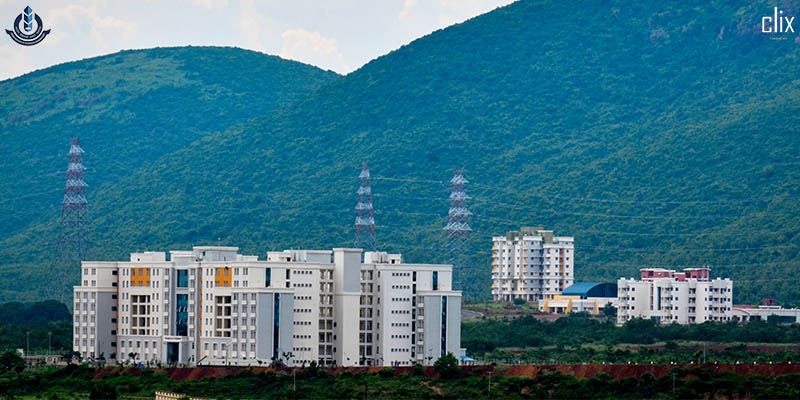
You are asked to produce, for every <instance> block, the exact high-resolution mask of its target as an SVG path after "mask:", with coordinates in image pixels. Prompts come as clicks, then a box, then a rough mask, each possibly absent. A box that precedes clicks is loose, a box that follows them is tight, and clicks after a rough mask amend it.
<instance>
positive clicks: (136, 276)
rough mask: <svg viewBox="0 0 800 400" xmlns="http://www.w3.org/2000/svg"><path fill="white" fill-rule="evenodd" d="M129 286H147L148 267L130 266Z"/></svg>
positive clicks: (148, 284) (148, 281)
mask: <svg viewBox="0 0 800 400" xmlns="http://www.w3.org/2000/svg"><path fill="white" fill-rule="evenodd" d="M131 286H133V287H145V286H146V287H149V286H150V268H131Z"/></svg>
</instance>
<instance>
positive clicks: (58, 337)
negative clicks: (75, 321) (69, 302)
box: [0, 300, 72, 357]
mask: <svg viewBox="0 0 800 400" xmlns="http://www.w3.org/2000/svg"><path fill="white" fill-rule="evenodd" d="M29 343H30V350H31V352H34V353H36V352H44V351H47V350H48V349H51V350H52V351H53V353H54V354H64V353H65V352H67V351H71V349H72V316H71V315H70V313H69V310H67V307H66V306H65V305H64V304H62V303H59V302H57V301H54V300H47V301H43V302H38V303H18V302H11V303H5V304H0V352H2V351H6V350H15V349H23V350H25V349H26V348H27V346H28V344H29ZM4 357H5V356H4Z"/></svg>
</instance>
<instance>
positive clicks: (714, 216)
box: [0, 0, 800, 336]
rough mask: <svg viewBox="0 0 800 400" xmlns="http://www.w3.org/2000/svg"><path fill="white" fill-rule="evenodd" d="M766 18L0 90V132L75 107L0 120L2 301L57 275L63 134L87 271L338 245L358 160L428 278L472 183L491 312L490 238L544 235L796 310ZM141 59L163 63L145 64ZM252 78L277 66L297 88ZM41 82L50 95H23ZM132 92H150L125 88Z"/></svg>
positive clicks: (382, 234) (480, 31)
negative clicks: (80, 160)
mask: <svg viewBox="0 0 800 400" xmlns="http://www.w3.org/2000/svg"><path fill="white" fill-rule="evenodd" d="M773 6H774V4H772V3H770V2H767V1H765V0H757V1H753V2H746V3H731V2H724V1H710V2H704V3H703V4H702V5H699V6H698V4H697V3H695V2H687V1H682V2H655V1H650V2H637V3H631V4H609V3H605V2H597V3H591V4H582V5H581V6H580V7H574V5H573V4H572V3H570V2H563V1H562V2H559V1H554V0H545V1H521V2H518V3H514V4H512V5H510V6H507V7H504V8H501V9H498V10H495V11H493V12H491V13H488V14H486V15H483V16H480V17H477V18H474V19H472V20H469V21H466V22H465V23H462V24H458V25H455V26H452V27H449V28H447V29H444V30H441V31H437V32H434V33H432V34H431V35H428V36H426V37H424V38H421V39H419V40H416V41H414V42H412V43H410V44H408V45H406V46H403V47H402V48H400V49H398V50H396V51H393V52H391V53H389V54H388V55H386V56H383V57H380V58H378V59H376V60H374V61H372V62H370V63H369V64H367V65H365V66H364V67H362V68H360V69H359V70H357V71H355V72H353V73H351V74H349V75H347V76H344V77H336V76H333V75H332V74H325V73H323V72H321V71H317V70H313V69H312V68H309V67H306V66H302V65H299V64H297V63H290V62H286V61H281V62H278V60H275V59H273V58H266V57H264V56H261V55H258V54H253V53H248V52H241V51H237V50H232V49H195V48H186V49H156V50H147V51H140V52H126V53H120V54H116V55H111V56H107V57H103V58H100V59H92V60H85V61H82V62H76V63H71V64H66V65H64V66H58V67H55V68H52V69H47V70H44V71H40V72H37V73H34V74H30V75H26V76H25V77H21V78H18V79H15V80H11V81H7V82H4V83H2V84H1V85H0V90H2V91H3V93H4V94H5V93H12V94H13V96H12V97H13V98H14V100H13V101H12V100H3V103H2V104H1V105H0V110H2V115H10V116H16V115H22V116H24V115H25V112H26V110H28V109H33V110H36V107H37V104H39V103H38V101H39V99H40V98H43V99H49V98H55V97H57V96H58V95H59V93H62V92H65V89H64V88H61V87H60V85H61V86H63V85H69V86H70V89H69V91H67V93H68V95H71V93H77V94H76V95H75V96H73V97H76V98H73V100H71V102H70V103H69V104H74V106H70V107H69V108H61V105H60V103H52V104H57V105H54V106H52V107H54V108H53V109H52V111H46V112H45V111H42V110H44V109H45V108H47V107H50V106H49V105H48V104H51V103H47V104H43V105H42V107H41V108H42V110H40V111H38V112H36V113H32V112H31V113H28V117H29V118H28V119H24V118H23V119H22V120H18V119H16V118H14V119H7V120H6V122H3V123H4V125H3V133H4V135H6V137H7V138H10V139H12V140H6V141H5V143H6V144H7V146H6V147H5V148H4V155H5V158H4V160H5V162H6V163H8V164H9V165H13V166H14V168H5V169H3V172H2V180H3V182H5V183H6V184H5V185H4V188H3V190H6V192H3V193H2V197H3V199H4V200H3V202H2V203H1V204H0V207H2V210H0V212H3V213H4V215H7V216H9V217H8V218H6V219H3V221H2V226H0V228H2V229H0V231H2V232H3V235H5V236H4V237H5V239H4V240H2V241H1V242H0V259H2V260H4V262H7V263H8V264H7V265H5V266H4V271H6V276H7V277H11V278H12V279H4V280H3V281H2V282H0V285H2V286H0V295H1V296H2V297H3V298H6V299H8V298H11V297H12V296H17V295H23V296H26V297H28V298H32V297H33V296H34V295H35V293H33V292H29V291H28V292H26V293H22V294H20V293H19V292H20V291H22V290H26V291H27V290H29V289H28V288H29V287H41V286H43V285H44V284H45V283H47V284H49V283H50V282H52V277H51V276H49V273H48V271H49V269H48V265H47V264H48V262H49V260H51V257H49V256H48V249H49V248H50V247H49V244H50V243H52V241H53V239H54V238H55V237H56V232H57V229H56V228H57V225H58V224H57V219H58V213H59V210H58V205H59V203H58V202H59V201H60V195H59V190H60V188H61V187H63V182H62V181H63V177H62V175H61V174H60V173H59V171H62V170H63V169H64V166H65V163H66V161H65V157H64V152H65V151H66V145H65V143H66V136H68V135H69V134H76V133H79V132H80V133H81V136H82V137H83V140H85V148H86V150H87V151H88V152H89V153H88V154H87V156H86V160H87V165H88V166H89V167H90V171H88V172H87V180H88V182H89V184H90V185H92V186H91V187H90V195H89V201H90V202H91V206H90V207H91V215H92V218H93V226H92V231H91V238H92V241H93V245H94V252H93V253H92V257H93V258H97V259H126V257H127V253H129V252H130V251H135V250H144V249H148V250H173V249H181V248H188V247H190V246H191V245H200V244H216V243H220V244H228V245H238V246H241V247H242V251H243V252H245V253H249V254H258V255H261V256H263V254H264V253H265V252H266V251H267V250H270V249H282V248H331V247H337V246H348V245H351V243H352V221H353V217H354V212H353V206H354V205H355V201H356V197H355V190H356V187H357V183H358V181H357V175H358V172H359V168H360V163H361V162H362V161H367V162H369V163H370V166H371V167H372V174H373V176H374V179H373V184H374V185H373V192H374V193H375V207H376V210H377V214H376V221H377V224H378V227H377V236H378V241H379V245H380V247H381V248H382V249H385V250H388V251H393V252H396V251H399V252H402V253H403V254H404V257H405V259H406V260H408V261H412V262H443V261H446V259H445V256H444V252H442V251H441V249H442V247H443V237H442V229H441V228H442V226H443V225H444V218H445V216H446V213H447V208H448V205H447V204H448V203H447V199H446V198H447V195H448V191H449V185H448V184H447V183H446V182H444V181H446V180H447V179H449V178H450V176H451V174H452V169H453V168H454V167H461V166H465V167H466V169H467V172H466V176H467V178H468V179H469V180H470V181H471V182H472V184H470V185H468V191H469V193H470V195H471V196H472V197H473V201H472V203H471V210H472V211H473V212H474V213H475V217H474V221H473V222H474V223H473V228H474V235H473V236H472V238H471V248H472V249H473V254H472V256H473V257H472V263H471V266H470V268H469V270H467V271H465V273H464V275H465V277H466V283H465V290H466V293H465V294H466V296H468V297H479V296H483V297H486V296H487V295H488V292H489V283H488V282H489V275H490V272H489V271H490V266H489V263H490V251H489V249H490V247H491V241H490V237H491V236H492V235H498V234H502V233H504V232H505V231H507V230H510V229H514V228H518V227H519V225H541V226H544V227H547V228H550V229H554V230H556V232H559V233H562V234H567V235H572V236H575V237H576V244H577V246H576V253H575V257H576V259H575V266H576V270H575V271H576V279H578V280H587V281H588V280H615V279H617V278H618V277H620V276H635V275H636V271H637V269H638V268H639V267H641V266H655V265H659V266H698V265H710V266H712V269H713V274H714V275H717V276H726V277H731V278H733V279H735V280H736V284H735V286H734V299H735V302H737V303H755V302H758V301H759V300H760V299H761V298H762V297H764V296H768V295H773V296H775V297H777V298H778V299H779V301H781V302H783V303H787V302H788V303H794V304H797V303H798V302H800V285H798V284H797V277H796V274H793V273H792V271H794V269H795V268H797V267H798V254H799V253H798V250H800V202H798V201H797V198H798V196H800V187H799V186H798V185H797V182H800V169H798V168H797V162H796V160H797V154H800V140H798V138H799V137H800V136H798V134H797V133H798V126H800V113H798V105H799V104H800V85H798V82H797V76H798V72H800V46H797V44H796V43H795V40H793V39H792V38H790V40H785V41H776V40H769V38H768V37H767V36H766V35H762V34H761V33H760V32H758V29H757V27H758V26H759V23H760V16H761V15H764V14H765V13H768V12H769V10H771V9H772V7H773ZM575 26H580V27H582V28H581V29H580V30H577V31H570V30H569V29H568V27H575ZM165 54H176V55H175V56H169V55H165ZM134 56H135V57H138V58H137V59H133V58H130V59H129V57H134ZM153 58H155V59H159V60H160V59H163V58H167V60H160V61H158V64H157V66H155V65H154V66H153V67H147V66H146V65H142V64H143V63H146V62H149V60H151V59H153ZM169 58H171V60H170V59H169ZM145 60H147V61H145ZM111 63H119V64H114V65H116V67H113V68H112V67H110V66H107V65H106V64H111ZM254 65H274V68H273V69H272V70H271V71H273V72H278V71H286V70H285V69H283V68H282V67H284V66H285V67H287V68H289V69H290V70H291V72H286V75H283V76H284V77H286V76H288V77H289V78H293V79H281V76H278V75H277V74H273V73H270V72H269V71H266V72H265V71H263V70H259V69H254V67H253V66H254ZM279 65H280V66H281V68H279V67H278V66H279ZM162 71H163V72H162ZM156 74H161V75H158V76H156ZM106 75H109V76H111V77H110V78H109V77H107V76H106ZM162 75H163V76H162ZM89 76H91V79H90V78H89ZM37 79H47V80H49V81H50V83H49V84H46V83H43V84H41V86H37V85H39V84H38V83H37V84H36V85H34V86H31V87H41V88H42V89H41V90H40V91H38V92H36V91H34V92H35V93H33V94H30V93H29V92H27V91H26V90H25V88H26V87H28V86H29V85H31V84H33V82H34V81H36V80H37ZM94 80H97V81H98V82H109V84H108V85H105V86H103V87H102V88H101V89H97V90H101V91H102V94H101V96H102V99H107V100H104V101H107V102H108V103H103V104H102V105H100V103H98V102H99V101H100V100H98V101H96V102H95V103H93V104H97V106H96V107H97V108H93V107H95V106H94V105H93V106H91V107H88V106H81V104H84V103H78V102H77V99H83V98H85V99H88V102H87V103H85V104H89V103H91V99H92V98H93V97H92V96H93V94H92V93H93V92H92V91H93V90H95V89H94V86H92V85H90V82H92V81H94ZM119 80H122V82H121V83H120V86H119V87H117V86H116V85H115V84H116V82H117V81H119ZM140 81H141V85H143V86H145V87H146V88H147V89H144V88H134V89H130V88H128V86H131V85H139V82H140ZM153 82H170V83H169V85H167V86H158V85H157V84H156V83H153ZM279 82H280V83H281V85H282V86H281V87H280V88H274V87H272V86H271V85H273V84H278V83H279ZM301 83H307V85H305V86H303V88H304V89H305V90H301V91H299V92H298V91H295V90H294V89H296V88H297V87H298V85H300V84H301ZM11 86H14V87H16V88H18V89H15V90H13V91H12V90H11V89H9V87H11ZM73 86H74V87H73ZM37 90H39V89H37ZM300 92H302V93H300ZM47 96H50V97H47ZM124 99H130V100H125V101H122V100H124ZM261 102H268V104H261ZM112 103H113V104H117V103H118V104H119V106H113V107H112ZM48 110H49V109H48ZM94 110H97V111H96V112H95V111H94ZM101 110H106V111H102V112H101ZM40 114H41V119H40V120H37V119H36V118H39V117H36V115H40ZM251 117H252V118H253V119H252V120H248V119H249V118H251ZM236 123H238V124H236ZM223 130H224V131H223ZM218 131H219V132H218ZM23 138H24V140H22V139H23ZM123 175H124V176H123ZM384 178H388V179H384ZM48 188H49V189H48ZM28 196H31V197H28ZM218 239H219V240H218ZM765 277H769V278H768V279H767V278H765ZM18 279H19V280H23V279H24V280H25V282H26V285H16V283H15V282H16V280H18ZM503 333H504V335H501V336H506V335H505V334H506V333H508V332H503Z"/></svg>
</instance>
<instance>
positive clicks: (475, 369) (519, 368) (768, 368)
mask: <svg viewBox="0 0 800 400" xmlns="http://www.w3.org/2000/svg"><path fill="white" fill-rule="evenodd" d="M673 368H684V369H693V368H702V369H704V370H710V371H714V372H718V373H721V372H733V373H735V374H738V375H765V376H777V375H786V374H800V364H787V363H780V364H758V365H753V364H676V365H669V364H657V365H653V364H650V365H648V364H562V365H529V364H528V365H498V366H492V365H481V366H466V367H462V369H464V371H465V372H467V373H468V374H470V375H473V376H488V375H489V374H490V373H491V374H492V376H503V377H530V378H533V377H536V375H537V374H539V373H540V372H542V371H553V372H555V371H558V372H561V373H563V374H569V375H573V376H575V377H576V378H579V379H586V378H591V377H594V376H595V375H597V374H600V373H606V374H608V375H609V376H611V377H612V378H613V379H624V378H638V377H640V376H642V375H643V374H645V373H646V372H650V373H651V374H653V375H654V376H655V377H656V378H660V377H663V376H666V375H668V374H669V373H670V371H672V369H673ZM245 369H248V370H250V371H252V372H253V373H254V374H261V373H265V372H267V371H278V370H279V369H275V368H268V367H252V368H244V367H199V368H162V369H160V370H158V371H162V372H163V373H165V374H167V376H169V378H170V379H172V380H175V381H186V380H196V379H207V378H212V377H213V378H222V377H226V376H231V375H236V374H238V373H239V372H241V371H242V370H245ZM381 369H383V368H381V367H350V368H341V367H340V368H326V369H325V370H326V371H327V372H328V373H331V374H333V375H339V374H340V373H342V372H345V371H347V372H350V373H354V374H357V373H368V374H377V373H378V371H380V370H381ZM280 370H283V371H287V372H289V371H291V369H288V368H285V369H280ZM408 372H411V367H397V368H394V375H395V376H397V375H401V374H404V373H408ZM123 373H124V374H130V375H134V376H139V375H141V373H142V370H141V369H139V368H104V369H101V370H98V371H97V374H96V375H95V379H99V378H103V377H108V376H113V375H118V374H123ZM425 375H426V376H428V377H430V378H435V377H436V376H437V375H438V374H437V373H436V370H435V369H433V368H431V367H426V368H425Z"/></svg>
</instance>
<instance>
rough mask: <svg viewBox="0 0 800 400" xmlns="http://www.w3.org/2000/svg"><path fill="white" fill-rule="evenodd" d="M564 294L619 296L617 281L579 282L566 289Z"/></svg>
mask: <svg viewBox="0 0 800 400" xmlns="http://www.w3.org/2000/svg"><path fill="white" fill-rule="evenodd" d="M561 294H563V295H564V296H581V297H617V284H616V283H599V282H578V283H575V284H573V285H572V286H570V287H568V288H566V289H564V292H563V293H561Z"/></svg>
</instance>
